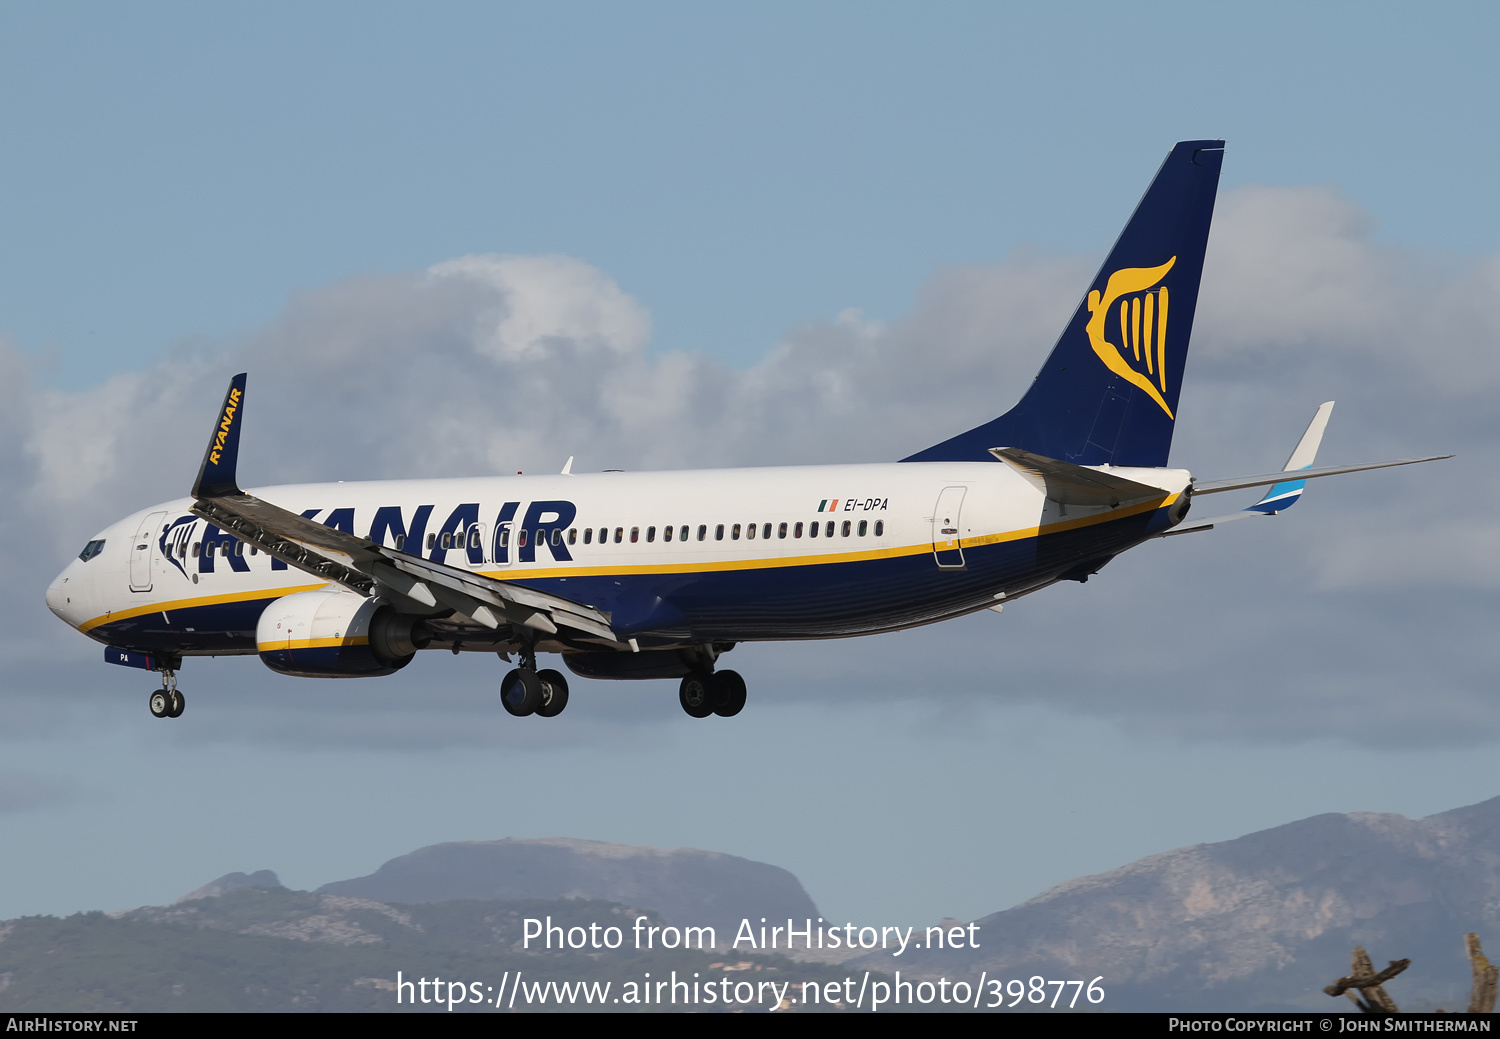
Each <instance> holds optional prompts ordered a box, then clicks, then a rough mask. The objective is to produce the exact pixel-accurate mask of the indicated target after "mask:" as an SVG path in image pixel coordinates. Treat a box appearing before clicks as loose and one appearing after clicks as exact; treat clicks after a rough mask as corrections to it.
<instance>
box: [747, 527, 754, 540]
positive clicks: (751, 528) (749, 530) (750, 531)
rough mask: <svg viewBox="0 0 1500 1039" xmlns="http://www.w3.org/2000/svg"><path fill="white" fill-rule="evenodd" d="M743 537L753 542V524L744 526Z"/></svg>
mask: <svg viewBox="0 0 1500 1039" xmlns="http://www.w3.org/2000/svg"><path fill="white" fill-rule="evenodd" d="M745 537H746V538H748V539H749V540H751V541H754V540H755V524H754V523H750V524H747V525H746V528H745Z"/></svg>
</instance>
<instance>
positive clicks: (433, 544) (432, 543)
mask: <svg viewBox="0 0 1500 1039" xmlns="http://www.w3.org/2000/svg"><path fill="white" fill-rule="evenodd" d="M434 548H437V535H436V534H428V535H427V551H429V552H431V551H432V550H433V549H434Z"/></svg>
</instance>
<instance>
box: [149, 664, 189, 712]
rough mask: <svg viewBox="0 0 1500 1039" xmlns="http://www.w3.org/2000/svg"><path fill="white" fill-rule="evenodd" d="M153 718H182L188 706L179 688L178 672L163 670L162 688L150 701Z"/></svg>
mask: <svg viewBox="0 0 1500 1039" xmlns="http://www.w3.org/2000/svg"><path fill="white" fill-rule="evenodd" d="M149 706H150V707H151V716H152V717H153V718H180V717H182V709H183V708H184V707H185V706H186V703H185V701H184V700H183V698H182V693H181V692H180V691H179V690H178V688H177V672H176V671H173V670H171V669H170V668H164V669H162V673H161V688H160V689H158V690H156V692H154V693H152V694H151V700H150V701H149Z"/></svg>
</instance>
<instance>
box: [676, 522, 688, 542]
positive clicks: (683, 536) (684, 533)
mask: <svg viewBox="0 0 1500 1039" xmlns="http://www.w3.org/2000/svg"><path fill="white" fill-rule="evenodd" d="M687 535H688V528H687V524H686V523H684V524H683V525H682V531H681V536H680V537H679V538H678V539H677V540H679V541H686V540H687Z"/></svg>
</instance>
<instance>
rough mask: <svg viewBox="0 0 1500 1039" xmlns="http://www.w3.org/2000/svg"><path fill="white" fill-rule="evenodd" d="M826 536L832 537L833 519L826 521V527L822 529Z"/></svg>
mask: <svg viewBox="0 0 1500 1039" xmlns="http://www.w3.org/2000/svg"><path fill="white" fill-rule="evenodd" d="M823 533H824V534H825V535H827V536H828V537H833V520H829V521H828V529H827V530H825V531H823Z"/></svg>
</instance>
